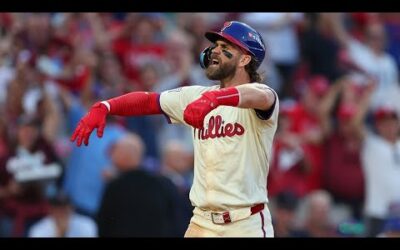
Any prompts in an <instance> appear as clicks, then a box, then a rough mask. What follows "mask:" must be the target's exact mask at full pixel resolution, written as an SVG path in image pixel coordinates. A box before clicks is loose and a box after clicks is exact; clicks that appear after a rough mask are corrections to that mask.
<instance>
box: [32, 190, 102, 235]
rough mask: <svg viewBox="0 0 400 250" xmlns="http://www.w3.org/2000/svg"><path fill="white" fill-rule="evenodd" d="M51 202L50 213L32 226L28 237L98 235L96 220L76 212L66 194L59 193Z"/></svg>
mask: <svg viewBox="0 0 400 250" xmlns="http://www.w3.org/2000/svg"><path fill="white" fill-rule="evenodd" d="M49 203H50V208H49V215H48V216H46V217H44V218H43V219H41V220H40V221H38V222H36V223H35V224H33V225H32V226H31V228H30V229H29V231H28V237H32V238H34V237H45V238H53V237H58V238H61V237H97V225H96V223H95V221H94V220H93V219H92V218H90V217H88V216H83V215H80V214H77V213H75V212H74V211H73V208H72V205H71V203H70V201H69V198H68V197H67V196H66V195H65V194H62V193H59V194H57V195H56V196H55V197H52V198H51V199H49Z"/></svg>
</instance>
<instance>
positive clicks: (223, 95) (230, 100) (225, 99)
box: [206, 87, 240, 107]
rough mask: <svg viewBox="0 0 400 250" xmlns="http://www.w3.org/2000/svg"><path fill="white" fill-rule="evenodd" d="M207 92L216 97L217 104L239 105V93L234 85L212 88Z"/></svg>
mask: <svg viewBox="0 0 400 250" xmlns="http://www.w3.org/2000/svg"><path fill="white" fill-rule="evenodd" d="M209 92H210V93H212V94H213V95H214V96H215V97H216V98H217V101H218V105H225V106H233V107H237V106H238V105H239V99H240V94H239V91H238V89H237V88H235V87H229V88H223V89H218V90H212V91H209ZM206 93H207V92H206Z"/></svg>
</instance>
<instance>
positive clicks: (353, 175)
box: [322, 75, 374, 220]
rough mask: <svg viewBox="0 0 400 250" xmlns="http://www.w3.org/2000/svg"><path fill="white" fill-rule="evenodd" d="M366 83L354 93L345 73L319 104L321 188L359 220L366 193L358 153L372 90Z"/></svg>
mask: <svg viewBox="0 0 400 250" xmlns="http://www.w3.org/2000/svg"><path fill="white" fill-rule="evenodd" d="M365 86H366V87H365V90H364V91H363V92H362V93H360V94H359V96H357V95H356V94H358V93H357V92H355V90H356V88H354V84H353V82H352V80H351V78H350V77H349V76H347V75H346V76H345V77H343V78H341V79H340V80H338V81H337V82H336V83H334V84H333V85H332V88H331V90H330V92H329V94H328V97H327V99H326V101H325V102H324V103H323V104H322V106H323V110H324V111H323V114H322V124H323V129H324V150H323V160H324V163H325V164H324V166H323V169H322V180H323V182H322V183H323V188H324V189H325V190H328V191H329V192H330V193H331V195H332V196H333V199H334V202H335V204H338V205H343V207H345V208H347V209H348V210H349V212H350V213H351V216H352V217H353V218H354V219H356V220H361V219H362V206H363V202H364V194H365V188H364V175H363V169H362V164H361V156H360V152H361V147H362V144H363V140H364V135H365V133H364V130H365V129H364V119H365V117H366V115H367V112H368V108H369V104H370V100H371V95H372V94H373V90H374V85H373V83H372V82H371V83H368V84H367V83H366V85H365ZM356 97H357V98H356ZM335 102H336V103H337V105H336V108H335Z"/></svg>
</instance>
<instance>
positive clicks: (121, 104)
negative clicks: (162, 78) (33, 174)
mask: <svg viewBox="0 0 400 250" xmlns="http://www.w3.org/2000/svg"><path fill="white" fill-rule="evenodd" d="M158 99H159V94H158V93H151V92H131V93H128V94H125V95H122V96H118V97H115V98H112V99H109V100H106V101H102V102H97V103H95V104H94V105H93V106H92V107H91V108H90V110H89V111H88V112H87V114H86V115H85V116H84V117H83V118H82V119H81V120H80V121H79V123H78V126H77V127H76V129H75V131H74V132H73V134H72V136H71V141H72V142H74V141H76V145H77V146H78V147H79V146H81V145H82V142H84V144H85V145H86V146H87V145H88V144H89V137H90V134H91V133H92V132H93V130H94V129H95V128H97V136H98V137H102V136H103V132H104V128H105V126H106V117H107V115H108V114H110V115H121V116H138V115H153V114H161V113H162V111H161V108H160V105H159V104H158Z"/></svg>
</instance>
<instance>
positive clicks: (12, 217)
mask: <svg viewBox="0 0 400 250" xmlns="http://www.w3.org/2000/svg"><path fill="white" fill-rule="evenodd" d="M41 125H42V123H41V122H40V120H39V119H38V118H37V117H36V116H34V115H28V114H23V115H21V116H20V117H18V119H17V128H16V143H15V144H14V145H13V146H12V147H10V152H9V154H8V155H7V157H4V158H3V159H0V176H2V178H1V179H2V180H1V181H0V186H1V188H5V190H6V191H7V192H6V195H5V197H4V198H3V199H2V200H1V202H0V203H1V206H2V207H3V209H4V216H3V218H0V224H2V221H4V220H9V221H11V225H12V227H11V228H7V229H6V230H5V232H4V235H5V236H6V237H11V236H13V237H22V236H25V235H26V229H27V225H28V222H29V221H30V220H34V219H37V218H38V217H41V216H43V215H45V214H46V212H47V200H46V195H47V193H48V191H49V190H52V189H54V188H57V187H58V186H59V185H60V181H61V179H62V174H63V168H62V165H63V164H62V162H61V160H60V158H59V157H58V156H57V154H56V152H55V151H54V149H53V148H52V147H51V143H50V142H49V141H48V140H47V139H46V138H45V137H44V135H43V133H42V131H41ZM52 165H53V166H54V165H57V167H56V168H57V169H58V171H56V172H54V174H51V175H50V176H46V177H45V178H42V177H43V176H42V175H41V174H40V173H45V172H46V170H47V171H51V168H50V166H52ZM26 170H28V171H26ZM29 170H36V171H29ZM40 170H43V171H40ZM47 177H48V178H47Z"/></svg>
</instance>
